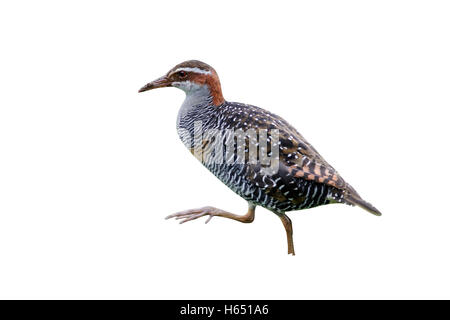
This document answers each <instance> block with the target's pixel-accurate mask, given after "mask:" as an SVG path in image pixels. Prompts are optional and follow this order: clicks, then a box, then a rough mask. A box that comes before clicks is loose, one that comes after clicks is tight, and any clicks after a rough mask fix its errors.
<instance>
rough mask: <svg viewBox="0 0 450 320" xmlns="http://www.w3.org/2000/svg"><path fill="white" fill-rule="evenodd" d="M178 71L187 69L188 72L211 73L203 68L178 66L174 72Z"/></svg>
mask: <svg viewBox="0 0 450 320" xmlns="http://www.w3.org/2000/svg"><path fill="white" fill-rule="evenodd" d="M178 71H186V72H195V73H201V74H211V71H209V70H208V71H206V70H202V69H200V68H197V67H195V68H188V67H186V68H178V69H177V70H175V71H174V72H173V73H176V72H178Z"/></svg>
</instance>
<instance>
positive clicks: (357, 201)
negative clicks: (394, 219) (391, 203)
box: [344, 194, 381, 216]
mask: <svg viewBox="0 0 450 320" xmlns="http://www.w3.org/2000/svg"><path fill="white" fill-rule="evenodd" d="M344 199H345V201H346V202H347V203H349V204H352V205H355V206H358V207H360V208H363V209H364V210H366V211H368V212H370V213H371V214H374V215H376V216H381V212H380V211H379V210H378V209H377V208H375V207H374V206H373V205H371V204H370V203H368V202H367V201H364V200H363V199H361V197H359V196H358V195H353V194H346V195H345V196H344Z"/></svg>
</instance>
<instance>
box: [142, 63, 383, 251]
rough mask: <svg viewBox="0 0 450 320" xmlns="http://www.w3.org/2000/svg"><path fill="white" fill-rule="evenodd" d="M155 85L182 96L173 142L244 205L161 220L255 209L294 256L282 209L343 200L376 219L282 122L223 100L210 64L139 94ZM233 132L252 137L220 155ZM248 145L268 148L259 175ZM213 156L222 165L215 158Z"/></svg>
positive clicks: (174, 74) (180, 70) (178, 72)
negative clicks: (269, 214)
mask: <svg viewBox="0 0 450 320" xmlns="http://www.w3.org/2000/svg"><path fill="white" fill-rule="evenodd" d="M160 87H177V88H180V89H182V90H183V91H185V92H186V99H185V101H184V102H183V104H182V106H181V108H180V110H179V113H178V118H177V129H178V133H179V135H180V138H181V139H182V141H183V142H184V143H185V144H186V146H187V147H188V148H189V149H190V151H191V152H192V153H193V154H194V155H196V156H198V154H200V157H199V160H201V161H202V163H203V165H204V166H205V167H206V168H207V169H208V170H209V171H211V172H212V173H213V174H214V175H215V176H216V177H218V178H219V179H220V180H221V181H222V182H223V183H225V184H226V185H227V186H228V187H229V188H231V189H232V190H233V191H234V192H236V193H237V194H238V195H239V196H241V197H242V198H244V199H245V200H247V201H248V204H249V209H248V212H247V214H246V215H243V216H238V215H235V214H232V213H229V212H226V211H224V210H221V209H217V208H213V207H203V208H199V209H192V210H186V211H182V212H179V213H176V214H173V215H170V216H169V217H168V218H172V217H175V218H176V219H182V221H181V223H183V222H187V221H191V220H194V219H197V218H200V217H202V216H209V219H208V220H207V222H208V221H209V220H210V219H211V218H212V217H213V216H221V217H226V218H230V219H234V220H237V221H240V222H251V221H253V218H254V211H255V207H256V206H258V205H259V206H262V207H265V208H267V209H269V210H271V211H273V212H274V213H276V214H277V215H278V216H279V217H280V219H281V221H282V222H283V225H284V227H285V229H286V233H287V238H288V253H291V254H294V246H293V240H292V225H291V221H290V219H289V218H288V217H287V215H286V214H285V212H288V211H294V210H301V209H307V208H313V207H316V206H320V205H326V204H330V203H345V204H349V205H357V206H359V207H361V208H363V209H365V210H367V211H369V212H370V213H372V214H375V215H381V213H380V212H379V211H378V210H377V209H376V208H375V207H373V206H372V205H371V204H369V203H367V202H366V201H364V200H363V199H362V198H361V197H360V196H359V195H358V193H357V192H356V191H355V189H354V188H353V187H352V186H350V185H349V184H348V183H347V182H345V181H344V179H343V178H342V177H341V176H340V175H339V174H338V172H337V171H336V170H335V169H334V168H333V167H332V166H330V165H329V164H328V163H327V162H326V161H325V160H324V159H323V158H322V156H321V155H320V154H319V153H318V152H317V151H316V150H315V149H314V148H313V147H312V145H311V144H309V143H308V142H307V141H306V140H305V139H304V138H303V136H302V135H301V134H300V133H299V132H298V131H297V130H296V129H295V128H293V127H292V126H291V125H290V124H289V123H288V122H287V121H286V120H284V119H282V118H281V117H279V116H277V115H275V114H273V113H270V112H268V111H266V110H264V109H261V108H258V107H255V106H251V105H247V104H242V103H236V102H227V101H225V99H224V98H223V96H222V90H221V86H220V81H219V78H218V76H217V73H216V71H215V70H214V69H213V68H212V67H211V66H209V65H207V64H205V63H203V62H200V61H196V60H190V61H186V62H183V63H181V64H179V65H177V66H175V67H174V68H173V69H171V70H170V71H169V72H168V73H167V74H166V75H165V76H163V77H161V78H159V79H157V80H155V81H153V82H151V83H149V84H147V85H146V86H145V87H143V88H142V89H141V90H140V92H142V91H147V90H150V89H154V88H160ZM237 131H239V132H244V133H245V132H250V133H253V132H255V135H254V136H252V135H249V136H248V137H247V140H245V139H244V140H245V141H246V142H245V143H244V144H243V145H239V144H238V143H236V149H234V151H233V153H227V150H228V152H229V149H230V148H227V147H229V146H230V143H231V145H234V139H235V138H236V135H235V132H237ZM273 131H276V133H277V135H276V139H275V135H274V134H267V136H266V135H262V133H269V132H273ZM237 139H239V138H237ZM261 139H262V140H261ZM244 140H242V141H244ZM253 140H254V141H253ZM255 145H256V147H257V148H258V150H260V151H261V149H262V148H263V149H262V151H263V152H262V154H264V153H265V151H267V156H271V154H272V152H275V151H276V153H277V155H278V157H276V159H277V160H278V161H277V167H276V170H275V171H271V172H269V171H267V170H266V169H267V168H266V164H265V163H263V161H262V160H261V159H260V158H252V157H251V155H250V154H251V150H256V149H251V148H253V147H254V146H255ZM217 146H221V147H220V148H218V149H217ZM239 148H240V149H239ZM217 155H220V157H219V159H222V160H224V161H217V159H218V158H217V157H216V156H217ZM240 155H242V156H240ZM260 155H261V153H260Z"/></svg>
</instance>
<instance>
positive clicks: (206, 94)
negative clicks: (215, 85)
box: [177, 85, 213, 125]
mask: <svg viewBox="0 0 450 320" xmlns="http://www.w3.org/2000/svg"><path fill="white" fill-rule="evenodd" d="M184 92H185V93H186V98H185V99H184V102H183V104H182V105H181V108H180V110H179V111H178V119H177V125H179V123H180V121H181V119H183V118H184V117H186V116H187V114H188V113H189V112H190V111H192V110H194V109H195V108H196V107H199V106H206V105H211V104H213V96H212V95H211V91H210V89H209V87H208V86H207V85H201V86H192V88H189V89H188V90H184Z"/></svg>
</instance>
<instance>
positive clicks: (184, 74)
mask: <svg viewBox="0 0 450 320" xmlns="http://www.w3.org/2000/svg"><path fill="white" fill-rule="evenodd" d="M178 76H179V77H180V78H185V77H186V76H187V73H186V71H178Z"/></svg>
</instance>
